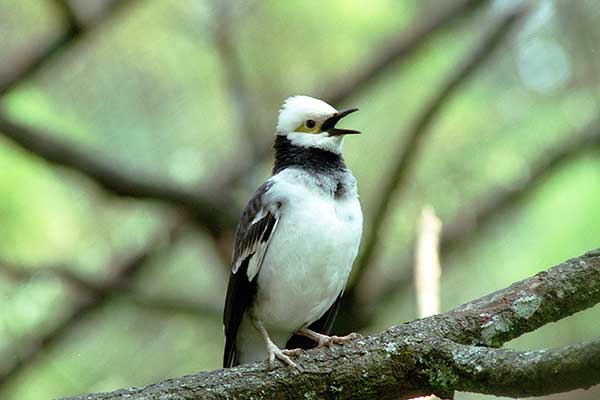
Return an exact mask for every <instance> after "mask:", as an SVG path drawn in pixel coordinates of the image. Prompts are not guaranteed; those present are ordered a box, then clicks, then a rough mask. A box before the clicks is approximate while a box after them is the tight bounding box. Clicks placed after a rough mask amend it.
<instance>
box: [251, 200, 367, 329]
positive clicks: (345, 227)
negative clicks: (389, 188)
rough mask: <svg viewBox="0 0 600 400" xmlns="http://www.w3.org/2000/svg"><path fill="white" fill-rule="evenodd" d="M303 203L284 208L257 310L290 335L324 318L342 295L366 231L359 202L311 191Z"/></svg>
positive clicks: (264, 271)
mask: <svg viewBox="0 0 600 400" xmlns="http://www.w3.org/2000/svg"><path fill="white" fill-rule="evenodd" d="M301 199H302V200H301V201H300V200H298V199H291V201H289V202H288V203H287V204H284V205H283V209H282V210H281V219H280V221H279V224H278V226H277V231H276V233H275V234H274V236H273V239H272V241H271V243H270V245H269V249H268V252H267V255H266V257H265V260H264V262H263V265H262V267H261V269H260V272H259V274H258V292H257V296H256V299H255V302H254V307H253V310H252V313H253V315H254V317H255V318H258V319H260V320H262V321H263V322H264V323H265V326H266V327H267V329H269V328H271V329H272V330H277V331H286V332H289V334H291V333H293V332H294V331H296V330H298V329H300V328H302V327H305V326H307V325H309V324H311V323H313V322H314V321H316V320H317V319H319V318H320V317H321V316H322V315H323V314H324V313H325V312H326V311H327V310H328V309H329V307H331V305H332V304H333V302H334V301H335V300H336V298H337V297H338V296H339V295H340V293H341V292H342V290H343V289H344V287H345V286H346V282H347V280H348V275H349V274H350V270H351V268H352V263H353V261H354V258H355V257H356V254H357V252H358V246H359V242H360V237H361V233H362V213H361V211H360V204H359V202H358V199H357V198H351V199H347V200H334V199H333V198H324V197H323V196H320V195H319V194H318V193H312V192H310V191H308V190H307V191H305V193H302V195H301Z"/></svg>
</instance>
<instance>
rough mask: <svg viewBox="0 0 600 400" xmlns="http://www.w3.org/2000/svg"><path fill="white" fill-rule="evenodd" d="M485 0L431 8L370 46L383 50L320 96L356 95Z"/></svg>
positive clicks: (334, 100)
mask: <svg viewBox="0 0 600 400" xmlns="http://www.w3.org/2000/svg"><path fill="white" fill-rule="evenodd" d="M487 3H489V0H460V1H454V2H444V3H443V5H442V4H440V6H441V7H440V8H439V9H437V8H436V9H435V10H434V12H435V14H433V15H432V12H427V13H426V14H427V15H426V16H424V17H422V19H421V20H420V21H418V22H417V23H415V25H414V26H412V27H410V28H409V29H408V30H407V31H405V32H402V34H401V35H399V36H398V38H394V39H391V40H387V41H386V42H385V43H380V44H378V45H376V46H373V48H374V49H382V50H380V51H379V52H378V53H377V54H373V55H372V56H366V57H365V58H366V59H368V60H372V61H369V62H367V63H366V64H365V65H360V66H359V67H358V68H356V69H354V70H353V71H351V72H350V73H349V74H348V75H347V76H345V77H342V78H340V79H339V82H340V83H339V86H334V87H331V88H329V89H327V90H326V91H325V92H324V93H323V95H322V98H323V99H325V101H327V102H328V103H330V104H334V105H336V104H340V103H343V102H345V101H347V100H348V98H350V97H352V96H356V95H357V94H359V93H360V92H361V91H362V90H364V89H365V88H366V87H367V86H368V85H369V84H372V83H373V82H374V81H375V80H376V79H378V78H379V77H381V76H382V75H383V74H385V73H386V72H388V71H390V70H391V69H392V68H393V67H395V66H397V64H398V63H399V62H401V61H405V60H407V59H408V57H409V56H411V55H413V54H414V53H415V52H416V51H417V50H419V49H420V48H421V47H423V45H424V44H425V43H426V41H427V40H428V39H429V38H430V37H431V36H433V35H435V34H436V33H438V32H439V31H441V30H443V29H447V28H449V27H450V26H451V25H452V24H453V23H454V22H456V21H457V20H459V19H460V18H465V17H467V16H468V15H469V14H471V13H473V12H474V11H476V10H477V9H478V8H479V7H482V6H483V5H485V4H487Z"/></svg>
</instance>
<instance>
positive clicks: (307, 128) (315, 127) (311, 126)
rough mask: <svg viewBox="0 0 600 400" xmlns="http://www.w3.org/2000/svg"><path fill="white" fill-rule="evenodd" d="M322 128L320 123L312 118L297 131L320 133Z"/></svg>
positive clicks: (296, 130)
mask: <svg viewBox="0 0 600 400" xmlns="http://www.w3.org/2000/svg"><path fill="white" fill-rule="evenodd" d="M320 128H321V127H320V124H317V123H316V122H315V121H314V120H312V119H307V120H306V121H304V122H303V123H302V124H301V125H300V126H299V127H298V128H296V129H295V132H304V133H319V132H320Z"/></svg>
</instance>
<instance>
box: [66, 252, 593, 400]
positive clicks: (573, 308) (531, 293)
mask: <svg viewBox="0 0 600 400" xmlns="http://www.w3.org/2000/svg"><path fill="white" fill-rule="evenodd" d="M599 302H600V249H597V250H595V251H590V252H588V253H586V254H584V255H582V256H580V257H577V258H573V259H571V260H568V261H566V262H564V263H562V264H560V265H557V266H555V267H553V268H551V269H549V270H547V271H544V272H540V273H538V274H537V275H535V276H533V277H531V278H528V279H525V280H522V281H519V282H516V283H514V284H513V285H511V286H510V287H508V288H506V289H503V290H500V291H498V292H495V293H492V294H490V295H487V296H485V297H482V298H480V299H477V300H475V301H472V302H470V303H467V304H464V305H462V306H460V307H458V308H456V309H454V310H451V311H449V312H447V313H444V314H439V315H435V316H432V317H429V318H425V319H420V320H416V321H413V322H409V323H406V324H402V325H398V326H395V327H392V328H390V329H388V330H386V331H385V332H382V333H380V334H377V335H373V336H369V337H366V338H361V339H358V340H355V341H354V342H352V343H350V344H348V345H345V346H342V347H335V348H333V349H315V350H311V351H308V352H306V353H304V354H303V355H301V356H300V357H299V359H298V360H297V361H298V364H299V365H300V366H301V367H302V369H303V372H302V373H298V372H297V371H295V370H293V369H291V368H287V367H283V366H282V367H278V368H276V369H274V370H269V367H268V363H267V362H257V363H253V364H248V365H243V366H240V367H237V368H231V369H220V370H215V371H212V372H201V373H199V374H196V375H189V376H184V377H181V378H177V379H170V380H167V381H164V382H160V383H156V384H153V385H149V386H146V387H141V388H132V389H127V390H119V391H115V392H111V393H103V394H89V395H84V396H80V397H74V398H72V400H84V399H86V400H117V399H128V400H131V399H148V400H150V399H164V398H177V399H225V398H236V399H250V398H252V399H307V398H308V399H310V398H314V399H334V398H335V399H349V398H352V399H372V398H378V399H409V398H412V397H415V396H419V395H427V394H431V393H434V394H436V395H438V396H440V397H442V398H451V397H452V395H453V393H454V391H456V390H461V391H472V392H478V393H487V394H494V395H504V396H519V397H520V396H532V395H544V394H548V393H557V392H563V391H568V390H573V389H576V388H588V387H590V386H592V385H595V384H600V338H598V339H595V340H593V341H590V342H587V343H582V344H577V345H573V346H568V347H564V348H560V349H554V350H537V351H514V350H507V349H496V348H494V347H497V346H500V345H501V344H503V343H505V342H506V341H508V340H511V339H513V338H516V337H518V336H520V335H522V334H524V333H526V332H529V331H532V330H535V329H537V328H539V327H541V326H543V325H545V324H547V323H550V322H553V321H557V320H559V319H562V318H565V317H567V316H569V315H571V314H573V313H575V312H578V311H581V310H584V309H586V308H588V307H591V306H593V305H595V304H597V303H599Z"/></svg>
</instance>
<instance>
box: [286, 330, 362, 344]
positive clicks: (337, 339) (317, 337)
mask: <svg viewBox="0 0 600 400" xmlns="http://www.w3.org/2000/svg"><path fill="white" fill-rule="evenodd" d="M296 333H297V334H298V335H302V336H306V337H307V338H309V339H312V340H314V341H315V342H317V343H318V344H317V347H323V346H327V347H331V346H332V345H334V344H344V343H348V342H350V341H351V340H353V339H356V338H358V337H360V335H359V334H358V333H351V334H349V335H346V336H329V335H324V334H322V333H319V332H315V331H311V330H310V329H308V328H302V329H300V330H299V331H297V332H296Z"/></svg>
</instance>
